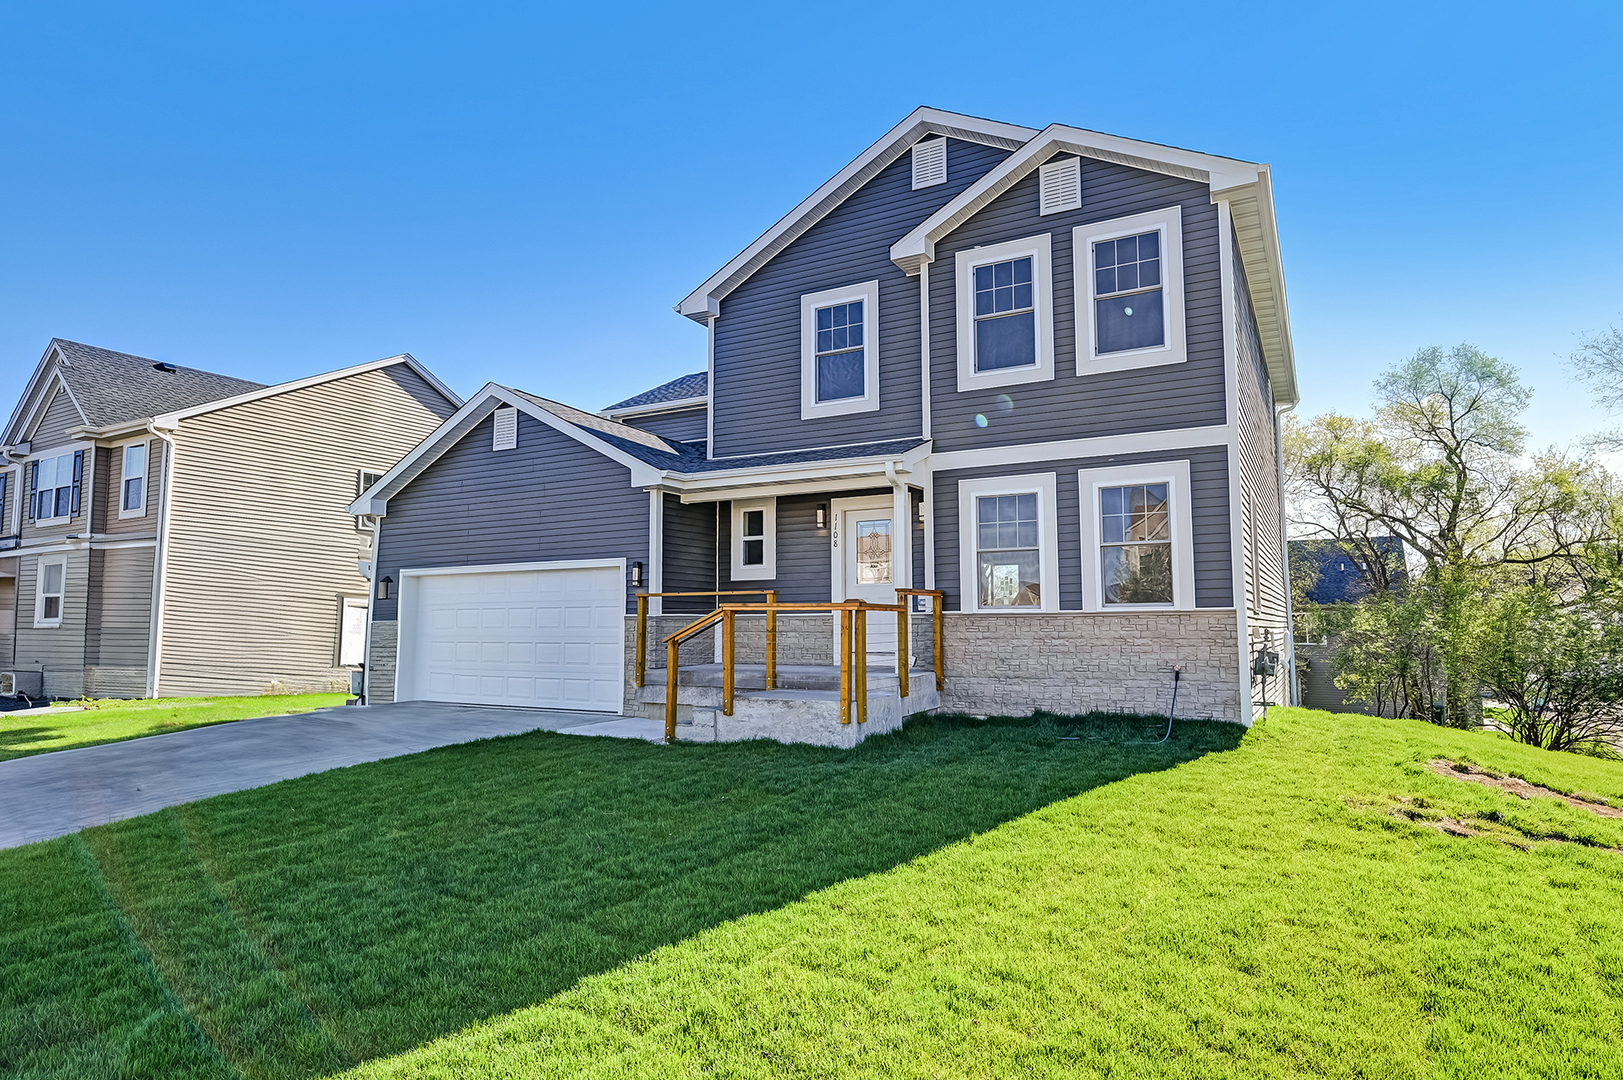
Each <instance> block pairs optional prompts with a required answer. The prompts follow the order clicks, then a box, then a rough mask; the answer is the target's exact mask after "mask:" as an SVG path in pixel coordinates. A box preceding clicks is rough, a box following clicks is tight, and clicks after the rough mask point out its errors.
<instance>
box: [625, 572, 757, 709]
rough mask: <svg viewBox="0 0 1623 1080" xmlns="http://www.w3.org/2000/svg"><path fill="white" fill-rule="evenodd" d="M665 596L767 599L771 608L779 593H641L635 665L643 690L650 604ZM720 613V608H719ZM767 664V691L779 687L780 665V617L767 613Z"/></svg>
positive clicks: (646, 671) (747, 590)
mask: <svg viewBox="0 0 1623 1080" xmlns="http://www.w3.org/2000/svg"><path fill="white" fill-rule="evenodd" d="M665 596H764V597H766V599H767V603H769V604H771V603H774V602H776V601H777V599H778V590H776V589H718V590H714V591H711V592H641V593H638V594H637V660H636V663H635V665H633V670H635V672H636V681H637V688H638V689H641V688H642V687H643V686H645V685H647V683H648V601H649V599H650V598H652V597H665ZM717 609H718V610H719V609H720V605H719V604H718V605H717ZM766 639H767V645H768V649H767V657H768V659H767V662H766V687H767V689H768V690H770V689H772V688H773V687H774V686H775V685H776V684H777V681H778V680H777V676H778V664H777V653H778V649H777V645H778V616H777V613H776V612H768V613H767V616H766Z"/></svg>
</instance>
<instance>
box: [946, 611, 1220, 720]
mask: <svg viewBox="0 0 1623 1080" xmlns="http://www.w3.org/2000/svg"><path fill="white" fill-rule="evenodd" d="M944 636H945V638H946V647H947V686H946V690H945V691H944V692H943V693H942V695H941V708H942V711H944V712H966V713H973V714H976V715H1005V716H1008V715H1013V716H1023V715H1025V714H1027V713H1030V712H1031V711H1032V710H1034V709H1044V710H1047V711H1049V712H1055V713H1062V714H1079V713H1085V712H1089V711H1092V710H1101V711H1110V712H1132V713H1155V714H1160V715H1163V716H1164V715H1166V712H1167V709H1168V708H1169V707H1170V706H1171V703H1172V668H1173V666H1174V665H1176V666H1178V667H1181V668H1183V675H1182V681H1181V683H1180V684H1179V687H1178V715H1179V716H1182V717H1186V718H1189V719H1214V720H1228V721H1235V722H1249V719H1250V718H1249V717H1242V716H1241V715H1240V712H1241V708H1240V660H1239V644H1240V643H1239V636H1238V626H1237V623H1236V620H1235V615H1234V612H1232V611H1214V612H1210V613H1205V612H1200V611H1169V612H1132V613H1117V612H1111V613H1108V614H1104V613H1097V614H1096V613H1091V612H1089V613H1069V614H1068V613H1056V614H1051V615H971V614H961V613H949V614H948V615H947V621H946V631H945V634H944Z"/></svg>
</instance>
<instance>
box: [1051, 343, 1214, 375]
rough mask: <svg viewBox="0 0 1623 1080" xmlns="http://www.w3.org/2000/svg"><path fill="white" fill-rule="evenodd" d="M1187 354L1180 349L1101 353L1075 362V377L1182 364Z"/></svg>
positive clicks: (1164, 348) (1186, 359)
mask: <svg viewBox="0 0 1623 1080" xmlns="http://www.w3.org/2000/svg"><path fill="white" fill-rule="evenodd" d="M1188 360H1189V353H1188V351H1187V350H1186V349H1182V348H1167V347H1165V346H1163V347H1161V348H1156V349H1133V350H1130V351H1123V352H1113V353H1103V354H1101V355H1098V356H1094V357H1093V358H1091V359H1089V360H1078V361H1077V362H1076V373H1077V375H1079V376H1081V375H1100V374H1103V373H1104V372H1107V371H1131V370H1132V369H1134V368H1146V367H1160V366H1161V365H1163V364H1182V363H1186V362H1187V361H1188Z"/></svg>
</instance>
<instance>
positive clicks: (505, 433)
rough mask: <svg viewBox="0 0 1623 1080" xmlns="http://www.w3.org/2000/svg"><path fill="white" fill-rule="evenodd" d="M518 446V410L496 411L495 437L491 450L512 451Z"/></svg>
mask: <svg viewBox="0 0 1623 1080" xmlns="http://www.w3.org/2000/svg"><path fill="white" fill-rule="evenodd" d="M517 446H518V410H517V409H497V410H496V437H495V441H494V442H492V443H491V446H490V448H491V449H492V450H512V449H514V448H515V447H517Z"/></svg>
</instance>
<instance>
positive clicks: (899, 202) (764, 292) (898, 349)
mask: <svg viewBox="0 0 1623 1080" xmlns="http://www.w3.org/2000/svg"><path fill="white" fill-rule="evenodd" d="M1007 156H1008V151H1006V150H999V149H994V148H992V147H988V146H981V145H979V144H977V143H971V142H960V141H959V140H957V139H952V140H949V142H948V147H947V182H946V183H945V184H938V185H936V186H935V187H928V188H924V189H923V190H921V191H913V190H911V187H912V172H911V169H912V157H911V155H909V154H903V155H902V156H901V158H899V159H898V160H897V161H896V162H895V163H894V164H892V165H891V166H890V167H889V168H887V169H885V170H883V171H882V172H880V173H879V175H878V176H876V177H874V178H873V179H872V180H870V181H869V182H868V183H867V184H865V185H864V186H863V187H862V189H861V190H859V191H858V192H856V193H855V194H854V195H852V196H851V197H850V198H849V199H847V200H846V201H845V202H844V203H842V204H841V205H840V206H839V207H838V208H836V209H835V210H834V212H833V213H831V214H829V215H828V216H827V217H825V218H824V219H823V220H822V221H819V222H818V223H817V224H816V225H813V226H812V227H811V228H810V229H808V230H807V231H806V233H805V235H803V236H801V237H800V238H799V239H798V240H796V241H795V242H794V243H792V244H790V245H789V246H788V247H787V248H785V249H784V250H783V251H782V252H781V253H779V254H778V256H777V257H776V258H774V259H773V260H772V261H771V262H769V263H767V264H766V265H765V266H763V267H762V268H761V269H760V270H757V271H756V272H755V274H754V275H753V276H752V277H750V279H749V280H748V281H746V282H744V284H742V285H740V286H739V287H738V288H737V289H735V290H734V291H733V292H732V293H731V294H730V295H729V296H727V297H726V298H725V299H724V300H722V302H721V317H720V319H718V320H717V322H716V357H715V387H714V390H713V393H712V395H711V403H712V406H713V407H714V408H715V410H716V423H715V429H716V441H715V445H714V446H713V447H712V448H711V452H712V454H713V455H714V456H717V457H728V456H734V455H739V454H757V453H762V452H765V451H772V450H795V449H801V448H805V447H814V446H839V445H842V444H846V443H852V442H863V441H868V440H878V439H899V438H907V437H910V436H913V435H917V434H919V432H920V431H921V430H922V428H923V417H922V415H921V413H920V393H919V286H918V282H917V281H916V280H914V279H912V278H909V277H908V276H907V275H906V274H904V273H902V271H901V270H899V269H897V267H896V264H895V263H892V262H891V261H890V245H891V244H893V243H895V242H896V241H897V240H898V239H900V238H901V237H902V236H903V235H904V234H905V233H906V232H907V231H908V230H909V229H911V228H913V226H915V225H917V224H918V223H919V222H921V221H923V220H924V219H925V218H927V217H929V216H930V215H931V214H932V213H934V212H935V211H936V210H938V209H940V208H941V206H942V205H944V204H945V203H947V202H948V201H949V200H951V199H952V198H953V196H955V195H957V194H958V193H959V192H961V191H963V189H964V188H966V187H968V186H969V185H970V184H971V183H973V182H974V181H975V180H977V179H979V178H980V177H981V176H982V175H984V174H985V173H986V172H987V170H989V169H991V168H992V167H993V166H994V165H996V164H997V163H998V162H1000V161H1002V160H1003V159H1004V158H1005V157H1007ZM875 279H878V281H879V404H880V408H879V411H878V412H872V413H859V414H856V415H854V416H837V417H831V418H826V419H818V420H802V419H800V298H801V297H802V296H803V295H805V294H806V293H812V292H820V291H822V290H824V289H833V288H838V287H840V286H843V285H855V284H858V283H860V282H864V281H872V280H875Z"/></svg>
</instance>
